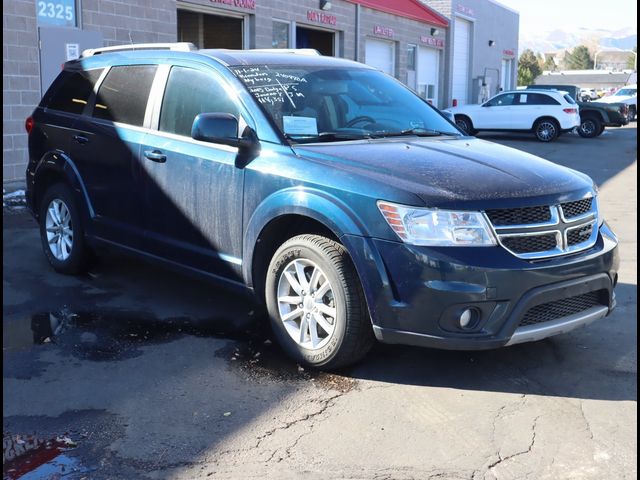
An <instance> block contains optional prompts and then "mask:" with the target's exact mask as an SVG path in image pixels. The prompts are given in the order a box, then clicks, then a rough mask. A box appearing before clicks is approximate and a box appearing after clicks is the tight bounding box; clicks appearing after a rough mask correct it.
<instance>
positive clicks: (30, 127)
mask: <svg viewBox="0 0 640 480" xmlns="http://www.w3.org/2000/svg"><path fill="white" fill-rule="evenodd" d="M24 128H25V129H26V130H27V134H29V133H31V130H33V118H31V117H29V118H27V120H26V121H25V122H24Z"/></svg>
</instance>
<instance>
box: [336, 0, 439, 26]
mask: <svg viewBox="0 0 640 480" xmlns="http://www.w3.org/2000/svg"><path fill="white" fill-rule="evenodd" d="M347 1H349V2H351V3H358V4H360V5H362V6H363V7H368V8H372V9H374V10H379V11H381V12H387V13H391V14H393V15H398V16H400V17H405V18H411V19H413V20H418V21H419V22H425V23H428V24H430V25H436V26H438V27H447V26H449V21H448V20H447V19H446V18H444V17H443V16H441V15H440V14H439V13H437V12H436V11H435V10H432V9H430V8H429V7H427V6H426V5H423V4H422V3H420V2H419V1H418V0H347Z"/></svg>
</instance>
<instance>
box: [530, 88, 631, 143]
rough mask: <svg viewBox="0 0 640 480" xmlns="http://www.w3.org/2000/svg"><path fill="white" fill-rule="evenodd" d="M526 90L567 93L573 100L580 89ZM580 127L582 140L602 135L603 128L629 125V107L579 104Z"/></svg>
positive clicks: (607, 104) (618, 104)
mask: <svg viewBox="0 0 640 480" xmlns="http://www.w3.org/2000/svg"><path fill="white" fill-rule="evenodd" d="M527 88H528V89H536V90H540V89H549V90H558V91H564V92H567V93H568V94H569V95H570V96H571V97H572V98H573V99H574V100H576V101H577V100H578V98H579V97H580V87H577V86H575V85H529V86H528V87H527ZM577 103H578V107H580V127H578V133H579V134H580V136H581V137H584V138H594V137H597V136H599V135H602V132H604V130H605V127H621V126H623V125H627V124H628V123H629V107H628V106H627V105H626V104H624V103H605V102H600V101H597V102H580V101H577Z"/></svg>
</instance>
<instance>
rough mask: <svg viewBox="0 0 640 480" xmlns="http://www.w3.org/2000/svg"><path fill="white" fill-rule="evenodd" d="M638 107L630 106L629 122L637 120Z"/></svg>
mask: <svg viewBox="0 0 640 480" xmlns="http://www.w3.org/2000/svg"><path fill="white" fill-rule="evenodd" d="M636 114H637V112H636V106H635V105H629V122H633V121H634V120H635V119H636Z"/></svg>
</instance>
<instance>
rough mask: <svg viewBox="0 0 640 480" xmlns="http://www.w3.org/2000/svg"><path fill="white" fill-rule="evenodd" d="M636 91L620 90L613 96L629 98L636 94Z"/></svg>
mask: <svg viewBox="0 0 640 480" xmlns="http://www.w3.org/2000/svg"><path fill="white" fill-rule="evenodd" d="M637 91H638V90H637V89H636V88H623V89H622V90H618V91H617V92H616V93H615V94H614V95H616V96H620V97H623V96H624V97H631V96H633V95H635V94H636V92H637Z"/></svg>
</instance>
